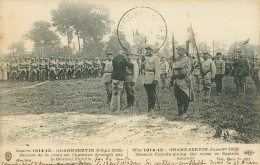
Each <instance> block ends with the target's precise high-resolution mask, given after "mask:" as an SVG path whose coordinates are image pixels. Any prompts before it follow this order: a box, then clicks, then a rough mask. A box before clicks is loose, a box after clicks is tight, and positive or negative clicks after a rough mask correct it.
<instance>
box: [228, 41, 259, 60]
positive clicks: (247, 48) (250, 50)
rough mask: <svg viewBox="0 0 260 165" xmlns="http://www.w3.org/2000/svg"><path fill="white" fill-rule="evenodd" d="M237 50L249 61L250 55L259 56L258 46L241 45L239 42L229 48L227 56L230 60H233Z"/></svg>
mask: <svg viewBox="0 0 260 165" xmlns="http://www.w3.org/2000/svg"><path fill="white" fill-rule="evenodd" d="M238 49H240V50H241V51H242V52H243V53H244V55H245V57H246V58H249V59H251V58H252V53H256V54H257V55H259V54H260V49H259V45H252V44H250V43H248V44H245V45H243V44H242V41H241V42H234V43H233V44H231V45H230V46H229V49H228V56H229V57H230V58H231V59H233V58H235V57H236V55H237V54H236V52H237V50H238Z"/></svg>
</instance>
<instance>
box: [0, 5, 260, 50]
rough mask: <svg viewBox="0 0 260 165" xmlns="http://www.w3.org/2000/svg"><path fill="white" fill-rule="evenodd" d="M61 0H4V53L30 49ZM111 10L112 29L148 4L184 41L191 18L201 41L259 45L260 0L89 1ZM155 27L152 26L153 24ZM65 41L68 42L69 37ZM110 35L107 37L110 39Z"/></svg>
mask: <svg viewBox="0 0 260 165" xmlns="http://www.w3.org/2000/svg"><path fill="white" fill-rule="evenodd" d="M59 2H61V0H44V1H43V0H23V1H21V0H0V53H1V54H3V53H8V52H10V50H8V47H9V46H10V45H11V44H12V43H13V42H18V41H24V42H25V43H26V49H27V51H30V50H31V49H32V45H33V43H32V42H30V41H26V39H25V38H24V37H23V36H24V35H25V34H26V33H27V32H28V31H29V30H30V29H31V28H32V25H33V23H34V22H35V21H39V20H44V21H48V22H51V15H50V12H51V10H53V9H56V8H57V7H58V4H59ZM88 2H89V3H97V4H102V5H104V6H106V7H108V8H109V9H110V17H111V19H112V20H113V21H114V24H113V25H112V30H113V29H116V27H117V24H118V22H119V20H120V18H121V17H122V16H123V14H124V13H125V12H126V11H128V10H129V9H131V8H134V7H140V6H146V7H150V8H152V9H154V10H156V11H158V12H159V13H160V14H161V15H162V16H163V18H164V19H165V22H166V25H167V31H168V33H167V35H168V36H169V37H170V38H171V35H172V33H174V37H175V40H177V41H178V42H179V44H184V43H185V41H186V39H187V36H188V33H187V28H188V26H189V24H190V23H189V19H188V16H187V12H189V15H190V20H191V23H192V26H193V31H194V33H195V38H196V40H197V42H206V43H207V45H211V44H212V42H213V41H219V42H223V43H225V44H227V45H230V44H231V43H233V42H235V41H244V40H246V39H248V38H250V41H249V42H250V43H251V44H259V37H260V35H259V29H260V28H259V20H260V19H259V18H260V15H259V11H260V10H259V9H260V7H259V6H260V1H257V0H225V1H224V0H223V1H222V0H218V1H214V0H207V1H206V0H193V1H191V0H183V1H180V0H175V1H158V2H157V1H151V0H149V1H148V0H142V1H137V0H132V1H117V0H114V1H113V0H110V1H88ZM149 26H151V25H149ZM61 38H62V43H63V44H64V45H66V39H65V37H61ZM107 39H108V36H107V37H105V38H104V40H107Z"/></svg>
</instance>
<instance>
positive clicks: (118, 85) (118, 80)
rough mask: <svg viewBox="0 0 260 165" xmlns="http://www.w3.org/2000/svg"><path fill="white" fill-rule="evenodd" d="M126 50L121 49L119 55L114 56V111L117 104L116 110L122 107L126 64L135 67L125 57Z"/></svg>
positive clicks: (111, 105) (112, 100) (111, 104)
mask: <svg viewBox="0 0 260 165" xmlns="http://www.w3.org/2000/svg"><path fill="white" fill-rule="evenodd" d="M124 55H125V52H124V51H123V50H120V51H119V53H118V55H117V56H116V57H114V58H113V60H112V66H113V72H112V75H111V78H112V99H111V103H110V109H111V110H112V111H113V110H114V106H115V104H116V107H115V108H116V110H117V111H119V110H121V109H122V105H121V100H122V95H123V90H124V81H125V79H126V66H127V67H129V68H133V64H132V63H130V62H129V61H128V60H127V59H126V58H125V57H124Z"/></svg>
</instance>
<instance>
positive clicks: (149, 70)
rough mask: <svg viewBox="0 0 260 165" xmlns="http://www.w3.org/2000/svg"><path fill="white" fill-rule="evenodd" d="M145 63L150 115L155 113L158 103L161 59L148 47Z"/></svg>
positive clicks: (145, 86)
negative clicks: (157, 88) (157, 93)
mask: <svg viewBox="0 0 260 165" xmlns="http://www.w3.org/2000/svg"><path fill="white" fill-rule="evenodd" d="M145 49H146V53H145V55H146V60H145V62H144V88H145V90H146V93H147V97H148V113H150V112H153V111H154V106H155V102H156V86H157V85H158V82H159V81H160V59H159V57H157V56H154V55H153V53H152V48H151V47H149V46H148V47H147V48H145Z"/></svg>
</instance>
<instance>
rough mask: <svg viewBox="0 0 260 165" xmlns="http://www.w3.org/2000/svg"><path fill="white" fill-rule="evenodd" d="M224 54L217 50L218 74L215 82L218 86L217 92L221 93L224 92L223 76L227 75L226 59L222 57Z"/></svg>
mask: <svg viewBox="0 0 260 165" xmlns="http://www.w3.org/2000/svg"><path fill="white" fill-rule="evenodd" d="M221 57H222V54H221V53H220V52H217V54H216V60H215V64H216V75H215V83H216V88H217V93H218V94H221V92H222V78H223V77H224V75H225V61H223V60H222V59H221Z"/></svg>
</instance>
